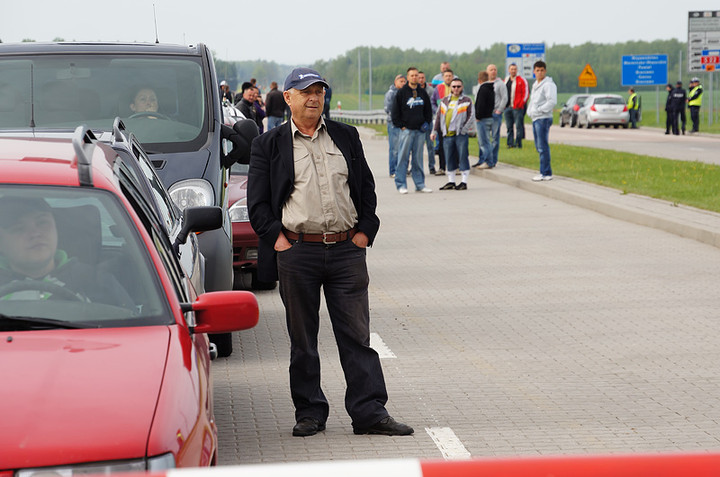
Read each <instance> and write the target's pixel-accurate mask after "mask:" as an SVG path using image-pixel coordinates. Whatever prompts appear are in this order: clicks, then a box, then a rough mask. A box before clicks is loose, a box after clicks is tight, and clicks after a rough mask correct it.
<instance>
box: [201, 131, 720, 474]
mask: <svg viewBox="0 0 720 477" xmlns="http://www.w3.org/2000/svg"><path fill="white" fill-rule="evenodd" d="M364 145H365V150H366V155H367V157H368V160H369V162H370V165H371V167H372V169H373V171H374V173H375V177H376V182H377V194H378V200H379V207H378V213H379V216H380V218H381V221H382V225H381V227H380V233H379V234H378V237H377V240H376V242H375V246H374V247H373V248H372V249H370V250H369V251H368V264H369V269H370V279H371V284H370V305H371V329H372V332H373V333H376V334H377V337H378V338H379V339H380V340H382V342H383V343H384V345H385V346H386V347H387V350H386V351H387V352H388V354H392V355H394V356H395V357H387V358H383V360H382V362H383V368H384V371H385V377H386V381H387V383H388V390H389V393H390V401H389V403H388V409H389V411H390V413H391V414H392V415H393V416H394V417H395V418H397V419H398V420H401V421H403V422H406V423H408V424H410V425H412V426H413V427H414V428H415V435H414V436H412V437H384V436H355V435H353V434H352V429H351V426H350V418H349V417H348V416H347V414H346V412H345V410H344V407H343V394H344V380H343V376H342V372H341V369H340V365H339V360H338V357H337V348H336V346H335V342H334V339H333V337H332V334H331V330H330V326H329V321H328V319H327V316H326V315H325V314H324V315H323V320H324V321H323V323H322V327H321V328H322V329H321V334H320V351H321V359H322V363H323V387H324V390H325V392H326V394H327V396H328V398H329V400H330V404H331V411H330V418H329V420H328V423H327V430H326V431H324V432H321V433H320V434H318V435H316V436H313V437H307V438H297V437H292V436H291V429H292V426H293V424H294V422H293V408H292V403H291V401H290V395H289V389H288V372H287V365H288V359H289V343H288V338H287V333H286V330H285V327H284V312H283V307H282V303H281V301H280V298H279V295H278V292H277V290H272V291H259V292H257V297H258V301H259V303H260V323H259V324H258V326H257V327H256V328H255V329H253V330H249V331H245V332H241V333H237V334H236V336H235V352H234V354H233V355H232V356H231V357H229V358H225V359H218V360H217V361H216V362H215V363H214V367H213V377H214V385H215V415H216V418H217V423H218V428H219V439H220V464H223V465H228V464H250V463H264V462H295V461H308V460H344V459H375V458H382V459H385V458H397V457H419V458H425V459H442V458H443V457H446V458H453V456H455V457H457V456H460V457H467V456H472V457H481V456H511V455H550V454H552V455H556V454H589V453H591V454H598V453H615V454H617V453H631V452H632V453H634V452H659V451H677V450H685V451H697V450H717V449H720V376H719V375H718V370H720V346H718V345H719V344H720V340H719V339H718V331H717V330H718V317H719V315H720V314H719V313H718V304H719V303H720V287H719V286H718V283H720V249H718V248H717V247H715V246H713V245H711V244H709V242H712V241H707V240H706V241H705V242H706V243H703V242H702V241H699V240H694V239H692V238H686V237H682V236H680V235H682V234H680V235H679V234H678V233H677V230H676V231H673V230H671V231H669V232H668V231H666V230H659V229H657V228H654V223H652V222H653V221H652V220H651V221H650V222H651V223H647V222H643V221H641V220H639V219H637V218H636V217H644V216H647V215H650V213H651V210H650V209H652V211H655V210H656V211H657V214H658V216H660V217H661V218H664V219H667V220H668V221H670V222H676V223H680V224H681V225H680V226H678V229H679V230H681V229H684V228H688V227H690V226H689V225H688V226H685V225H682V224H683V220H686V221H687V222H686V224H687V223H692V224H695V225H697V224H698V223H700V225H698V227H699V228H700V229H707V230H705V231H704V232H703V233H704V234H705V235H707V234H709V235H710V236H714V235H713V234H715V231H716V229H717V227H718V224H720V219H719V218H718V215H716V214H707V213H702V212H700V211H694V210H690V209H684V208H678V207H671V205H669V204H663V203H661V202H657V201H648V199H644V198H633V197H627V196H621V195H619V194H617V193H616V192H612V191H608V190H604V189H599V188H594V187H592V186H588V185H585V184H582V183H578V182H576V181H570V180H563V179H562V178H556V180H554V181H551V182H546V183H541V184H533V183H531V182H530V177H532V175H533V174H534V173H533V172H532V171H527V170H522V169H515V168H510V167H502V165H501V166H500V167H498V168H497V169H495V170H493V171H488V172H483V173H482V174H473V175H472V176H471V177H470V181H469V188H468V190H466V191H440V190H438V188H439V187H440V186H441V185H443V184H444V183H445V182H446V178H444V177H435V176H432V177H427V185H428V186H429V187H431V188H433V189H434V192H433V193H432V194H419V193H413V192H412V191H413V189H414V187H413V185H412V179H410V178H408V180H409V184H408V185H409V186H410V187H409V188H410V190H411V192H410V193H409V194H407V195H400V194H398V193H397V191H396V190H395V186H394V183H393V180H392V179H390V178H389V177H388V173H387V143H386V141H384V140H378V139H370V138H369V137H368V136H365V135H364ZM500 160H501V161H502V151H501V153H500ZM543 187H544V188H543ZM573 190H574V191H576V193H575V194H574V195H573V194H572V191H573ZM553 191H554V192H553ZM584 191H589V192H588V194H585V192H584ZM563 194H564V195H563ZM598 195H601V196H603V200H607V203H608V204H610V205H608V207H610V206H613V207H614V206H615V205H616V204H617V203H620V202H624V203H625V205H624V206H623V207H624V208H626V209H627V210H631V209H632V210H635V212H637V211H638V210H639V211H640V212H638V213H637V214H636V215H631V216H623V215H622V214H620V215H617V214H615V215H614V216H608V215H605V213H604V210H603V207H602V205H598V206H597V207H589V206H588V205H587V203H586V202H587V197H588V196H598ZM573 197H576V198H577V202H578V203H580V204H581V205H582V206H579V205H575V204H573V200H574V199H573ZM583 197H584V198H583ZM649 202H652V204H650V205H648V203H649ZM593 203H595V204H602V201H600V200H597V201H594V202H593ZM591 209H592V210H591ZM643 210H645V212H647V213H644V212H643ZM653 213H654V212H653ZM693 214H695V215H693ZM609 215H613V214H609ZM618 216H619V217H620V218H615V217H618ZM698 217H700V219H698ZM621 219H623V220H621ZM674 219H676V220H674ZM639 223H640V224H642V223H645V224H646V225H639ZM648 225H651V226H648ZM670 232H673V233H670ZM701 235H702V234H701ZM695 238H697V237H695ZM375 343H378V341H376V342H375ZM374 346H375V347H376V349H379V348H380V345H375V344H374ZM383 354H385V352H384V353H383ZM438 435H440V436H441V438H439V439H437V438H434V437H437V436H438ZM442 436H445V437H444V438H443V437H442ZM448 436H449V437H448Z"/></svg>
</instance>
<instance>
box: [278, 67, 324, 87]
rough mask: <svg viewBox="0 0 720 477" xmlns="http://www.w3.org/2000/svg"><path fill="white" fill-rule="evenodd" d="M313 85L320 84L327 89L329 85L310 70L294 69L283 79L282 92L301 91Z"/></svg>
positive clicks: (318, 74)
mask: <svg viewBox="0 0 720 477" xmlns="http://www.w3.org/2000/svg"><path fill="white" fill-rule="evenodd" d="M315 83H321V84H322V85H323V86H324V87H326V88H329V87H330V85H328V84H327V82H326V81H325V80H324V79H323V77H322V76H321V75H320V73H318V72H317V71H315V70H314V69H312V68H295V69H294V70H292V72H291V73H290V74H289V75H288V77H287V78H285V87H284V88H283V89H284V91H287V90H289V89H293V88H295V89H297V90H303V89H305V88H307V87H308V86H310V85H313V84H315Z"/></svg>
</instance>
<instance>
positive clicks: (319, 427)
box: [292, 417, 325, 437]
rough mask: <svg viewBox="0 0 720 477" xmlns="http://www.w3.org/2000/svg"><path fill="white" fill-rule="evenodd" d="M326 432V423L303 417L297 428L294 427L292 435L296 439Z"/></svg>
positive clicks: (296, 425)
mask: <svg viewBox="0 0 720 477" xmlns="http://www.w3.org/2000/svg"><path fill="white" fill-rule="evenodd" d="M324 430H325V423H324V422H320V421H318V420H317V419H315V418H312V417H303V418H302V419H300V420H299V421H298V422H297V424H295V427H293V433H292V435H293V436H296V437H306V436H314V435H315V434H317V433H318V432H320V431H324Z"/></svg>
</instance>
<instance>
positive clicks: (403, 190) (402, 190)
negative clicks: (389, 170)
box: [398, 187, 407, 194]
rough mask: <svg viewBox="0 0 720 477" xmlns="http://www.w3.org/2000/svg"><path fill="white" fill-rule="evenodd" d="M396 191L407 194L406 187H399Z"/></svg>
mask: <svg viewBox="0 0 720 477" xmlns="http://www.w3.org/2000/svg"><path fill="white" fill-rule="evenodd" d="M398 192H400V193H401V194H407V187H400V188H399V189H398Z"/></svg>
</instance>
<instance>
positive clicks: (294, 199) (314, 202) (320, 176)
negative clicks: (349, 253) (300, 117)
mask: <svg viewBox="0 0 720 477" xmlns="http://www.w3.org/2000/svg"><path fill="white" fill-rule="evenodd" d="M290 128H291V131H292V137H293V160H294V163H295V188H294V189H293V191H292V193H291V194H290V198H289V199H288V200H287V202H285V205H284V206H283V214H282V222H283V226H284V227H285V228H286V229H288V230H290V231H292V232H295V233H308V234H320V233H325V232H333V233H337V232H345V231H346V230H350V229H351V228H353V227H354V226H355V225H356V224H357V219H358V214H357V210H355V204H353V201H352V199H351V198H350V185H349V184H348V167H347V163H346V162H345V157H344V156H343V155H342V152H341V151H340V150H339V149H338V147H337V146H336V145H335V143H334V142H333V141H332V139H331V138H330V135H329V134H328V133H327V128H326V126H325V122H324V121H323V119H322V118H320V121H319V123H318V126H317V128H316V129H315V133H314V134H313V135H312V137H310V136H306V135H304V134H303V133H301V132H300V130H298V128H297V127H296V126H295V123H293V122H292V121H290Z"/></svg>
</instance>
